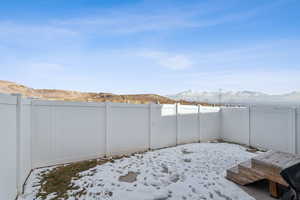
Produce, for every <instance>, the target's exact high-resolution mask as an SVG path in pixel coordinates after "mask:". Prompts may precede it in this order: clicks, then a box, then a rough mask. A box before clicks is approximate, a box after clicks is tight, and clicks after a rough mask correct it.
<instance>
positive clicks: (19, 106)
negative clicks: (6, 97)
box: [12, 94, 22, 194]
mask: <svg viewBox="0 0 300 200" xmlns="http://www.w3.org/2000/svg"><path fill="white" fill-rule="evenodd" d="M12 95H13V96H15V97H16V98H17V104H16V139H17V141H16V145H17V146H16V153H17V155H16V164H17V166H16V183H17V185H16V187H17V193H18V194H20V193H21V192H22V186H21V184H20V181H21V173H20V170H21V160H20V159H21V157H20V156H21V152H20V145H21V141H20V140H21V112H22V96H21V94H12Z"/></svg>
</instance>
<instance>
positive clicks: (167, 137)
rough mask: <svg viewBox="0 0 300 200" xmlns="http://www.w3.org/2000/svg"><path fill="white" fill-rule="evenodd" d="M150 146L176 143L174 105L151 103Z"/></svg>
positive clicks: (167, 145) (159, 146)
mask: <svg viewBox="0 0 300 200" xmlns="http://www.w3.org/2000/svg"><path fill="white" fill-rule="evenodd" d="M151 116H152V120H151V148H152V149H159V148H164V147H169V146H175V145H176V137H177V136H176V123H177V121H176V105H174V104H170V105H167V104H165V105H152V114H151Z"/></svg>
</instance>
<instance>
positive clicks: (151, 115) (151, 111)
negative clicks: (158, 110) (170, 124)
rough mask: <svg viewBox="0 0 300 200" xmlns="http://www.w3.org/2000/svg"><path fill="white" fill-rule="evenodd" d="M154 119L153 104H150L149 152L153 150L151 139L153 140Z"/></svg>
mask: <svg viewBox="0 0 300 200" xmlns="http://www.w3.org/2000/svg"><path fill="white" fill-rule="evenodd" d="M152 117H153V104H152V103H150V104H149V135H148V146H149V150H150V149H151V143H152V142H151V139H152V125H153V123H152Z"/></svg>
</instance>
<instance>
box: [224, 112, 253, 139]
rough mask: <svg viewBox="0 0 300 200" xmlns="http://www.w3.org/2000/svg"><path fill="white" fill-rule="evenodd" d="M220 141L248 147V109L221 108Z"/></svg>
mask: <svg viewBox="0 0 300 200" xmlns="http://www.w3.org/2000/svg"><path fill="white" fill-rule="evenodd" d="M221 118H222V124H221V129H222V139H223V140H225V141H229V142H236V143H240V144H246V145H249V137H250V135H249V109H248V108H247V107H241V108H240V107H233V108H230V107H227V108H225V107H224V108H222V111H221Z"/></svg>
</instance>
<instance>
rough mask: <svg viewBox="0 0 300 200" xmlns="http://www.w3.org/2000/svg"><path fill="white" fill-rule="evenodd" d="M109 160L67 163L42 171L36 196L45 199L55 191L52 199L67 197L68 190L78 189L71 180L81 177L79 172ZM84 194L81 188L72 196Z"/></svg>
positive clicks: (57, 199)
mask: <svg viewBox="0 0 300 200" xmlns="http://www.w3.org/2000/svg"><path fill="white" fill-rule="evenodd" d="M111 161H112V160H110V159H106V160H89V161H82V162H77V163H72V164H67V165H64V166H59V167H56V168H54V169H52V170H48V171H44V172H42V173H41V178H40V185H41V188H40V189H39V191H38V194H37V196H36V197H37V198H38V197H40V198H41V199H46V198H47V196H48V195H49V194H52V193H55V194H56V195H55V197H54V198H52V200H59V199H67V198H68V197H69V196H68V191H70V190H76V191H77V190H79V189H80V188H79V187H78V186H75V185H74V184H73V183H72V180H76V179H80V178H81V175H80V172H83V171H86V170H89V169H91V168H94V167H96V166H97V165H102V164H105V163H107V162H111ZM91 173H93V172H91ZM90 175H93V174H90ZM85 194H86V191H85V189H81V190H79V191H77V192H76V193H74V196H76V197H80V196H81V195H85Z"/></svg>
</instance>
